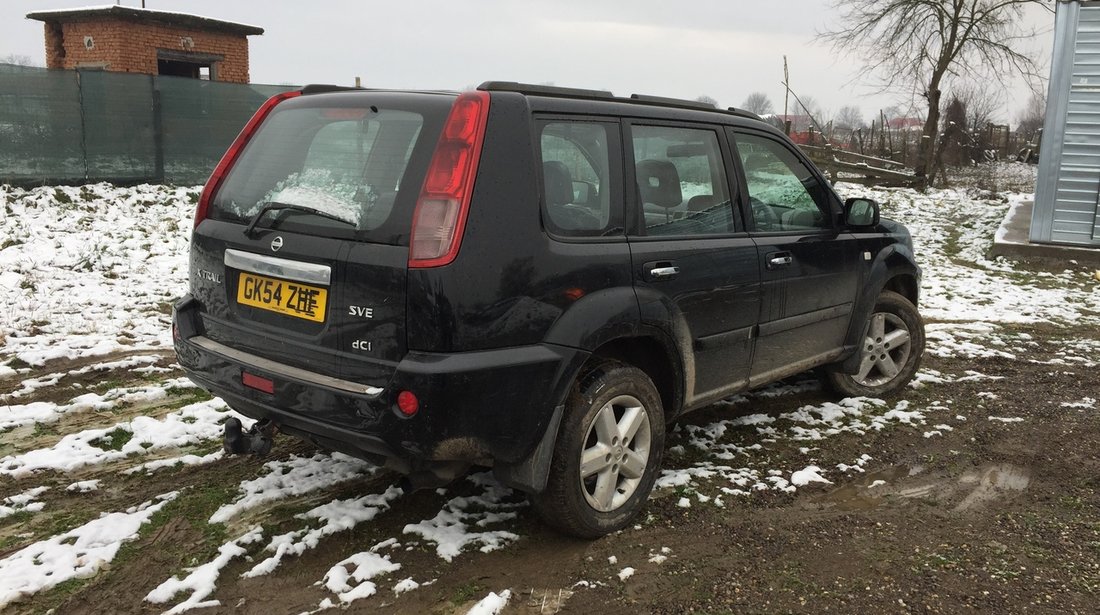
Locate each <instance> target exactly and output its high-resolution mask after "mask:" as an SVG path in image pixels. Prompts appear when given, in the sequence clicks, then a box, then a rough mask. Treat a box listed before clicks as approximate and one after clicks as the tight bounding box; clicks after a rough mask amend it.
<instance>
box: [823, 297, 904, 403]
mask: <svg viewBox="0 0 1100 615" xmlns="http://www.w3.org/2000/svg"><path fill="white" fill-rule="evenodd" d="M923 354H924V321H923V320H922V319H921V317H920V313H919V312H917V308H916V306H914V305H913V304H912V303H910V302H909V300H908V299H906V298H905V297H903V296H901V295H899V294H897V293H895V292H892V291H889V290H886V291H883V292H882V294H881V295H879V297H878V300H877V301H875V307H874V310H872V312H871V317H870V318H869V319H868V321H867V325H866V329H865V332H864V334H863V338H862V340H861V343H860V346H859V357H860V359H859V370H858V371H857V372H856V373H854V374H845V373H843V372H840V371H838V370H836V369H831V370H829V371H828V373H827V374H828V380H829V384H830V386H832V388H833V389H835V390H836V391H837V392H839V393H841V394H844V395H848V396H850V397H890V396H893V395H896V394H898V393H899V392H901V390H902V389H903V388H905V385H906V384H908V383H909V381H910V380H912V378H913V375H914V374H916V373H917V368H918V367H920V360H921V355H923Z"/></svg>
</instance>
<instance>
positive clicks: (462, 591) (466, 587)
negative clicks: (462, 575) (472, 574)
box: [451, 581, 485, 606]
mask: <svg viewBox="0 0 1100 615" xmlns="http://www.w3.org/2000/svg"><path fill="white" fill-rule="evenodd" d="M483 593H485V587H484V586H483V585H481V584H480V583H478V582H477V581H467V582H466V583H464V584H462V585H459V586H458V587H456V588H455V591H454V593H453V594H451V604H453V605H455V606H458V605H460V604H465V603H467V602H469V601H471V600H473V599H474V598H476V597H478V596H480V595H481V594H483Z"/></svg>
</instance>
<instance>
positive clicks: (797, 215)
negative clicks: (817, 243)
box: [736, 133, 832, 232]
mask: <svg viewBox="0 0 1100 615" xmlns="http://www.w3.org/2000/svg"><path fill="white" fill-rule="evenodd" d="M736 140H737V154H738V156H739V157H740V158H741V164H742V166H743V167H744V169H745V182H746V186H747V188H748V191H749V200H750V202H751V203H752V216H753V219H754V220H755V222H756V229H757V230H758V231H765V232H778V231H814V230H821V229H827V228H831V227H832V225H831V222H830V220H829V216H828V200H827V199H826V198H825V194H824V190H823V188H822V185H821V183H820V181H819V180H818V178H817V176H816V175H815V174H814V173H813V172H811V171H810V169H809V168H808V167H807V166H806V165H805V164H803V163H802V161H801V160H799V158H798V157H797V156H796V155H795V154H794V152H792V151H791V150H790V149H788V148H787V147H786V146H785V145H783V144H782V143H779V142H778V141H773V140H772V139H768V138H766V137H760V136H757V135H751V134H743V133H739V134H737V135H736Z"/></svg>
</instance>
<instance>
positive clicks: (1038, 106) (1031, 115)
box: [1016, 94, 1047, 143]
mask: <svg viewBox="0 0 1100 615" xmlns="http://www.w3.org/2000/svg"><path fill="white" fill-rule="evenodd" d="M1046 103H1047V101H1046V99H1045V98H1043V97H1042V96H1040V95H1038V94H1032V95H1031V100H1029V101H1028V102H1027V107H1026V108H1025V109H1024V110H1023V112H1022V113H1020V115H1019V116H1018V117H1017V119H1016V122H1017V124H1018V126H1017V128H1016V132H1017V133H1019V135H1020V136H1021V137H1023V138H1024V139H1025V140H1026V141H1027V142H1028V143H1034V142H1035V141H1036V140H1037V139H1038V137H1039V131H1040V130H1042V128H1043V120H1044V119H1045V118H1046V115H1047V110H1046V106H1047V104H1046Z"/></svg>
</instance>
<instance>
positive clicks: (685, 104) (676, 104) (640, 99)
mask: <svg viewBox="0 0 1100 615" xmlns="http://www.w3.org/2000/svg"><path fill="white" fill-rule="evenodd" d="M477 89H479V90H484V91H487V92H517V93H519V94H531V95H535V96H555V97H558V98H580V99H586V100H592V99H598V100H613V101H616V102H625V103H635V104H646V105H654V106H658V107H673V108H678V109H698V110H700V111H716V112H718V113H725V114H727V115H735V116H737V117H744V118H749V119H753V120H760V119H761V118H760V116H759V115H757V114H755V113H753V112H751V111H745V110H744V109H738V108H736V107H729V108H727V109H719V108H718V106H717V105H714V104H713V103H707V102H701V101H698V100H687V99H683V98H667V97H664V96H650V95H648V94H631V95H630V98H619V97H617V96H615V95H614V94H612V93H611V92H609V91H607V90H586V89H581V88H563V87H558V86H556V85H534V84H531V83H517V82H515V81H486V82H485V83H482V84H481V85H479V86H477Z"/></svg>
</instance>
